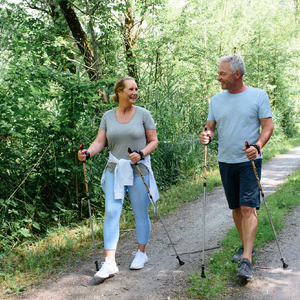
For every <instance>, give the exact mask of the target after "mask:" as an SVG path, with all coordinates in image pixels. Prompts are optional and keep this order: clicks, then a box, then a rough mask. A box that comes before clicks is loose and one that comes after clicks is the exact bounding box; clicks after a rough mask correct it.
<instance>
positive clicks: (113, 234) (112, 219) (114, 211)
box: [103, 171, 123, 262]
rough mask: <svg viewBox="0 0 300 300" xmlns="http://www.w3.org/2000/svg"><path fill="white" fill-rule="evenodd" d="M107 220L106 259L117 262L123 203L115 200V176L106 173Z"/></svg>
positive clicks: (105, 227) (105, 226) (105, 237)
mask: <svg viewBox="0 0 300 300" xmlns="http://www.w3.org/2000/svg"><path fill="white" fill-rule="evenodd" d="M105 172H106V174H105V176H106V178H105V179H106V180H105V185H106V193H105V218H104V226H103V233H104V249H105V257H107V258H108V259H109V260H110V261H113V262H114V261H115V252H116V249H117V243H118V240H119V231H120V230H119V220H120V216H121V213H122V206H123V201H122V200H121V199H115V198H114V174H112V173H110V172H109V171H105Z"/></svg>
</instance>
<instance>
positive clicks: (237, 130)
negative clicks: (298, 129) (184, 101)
mask: <svg viewBox="0 0 300 300" xmlns="http://www.w3.org/2000/svg"><path fill="white" fill-rule="evenodd" d="M270 117H272V111H271V108H270V101H269V97H268V95H267V93H266V92H265V91H263V90H261V89H257V88H253V87H248V89H247V90H245V91H244V92H242V93H239V94H230V93H229V92H228V91H224V92H222V93H219V94H217V95H215V96H213V97H212V98H211V101H210V105H209V113H208V117H207V120H208V121H216V123H217V129H218V137H219V149H218V161H219V162H224V163H241V162H246V161H248V158H247V156H246V154H245V151H243V150H242V148H244V146H245V142H246V141H247V142H248V143H249V144H255V143H256V142H257V140H258V138H259V135H260V126H261V122H260V119H263V118H270Z"/></svg>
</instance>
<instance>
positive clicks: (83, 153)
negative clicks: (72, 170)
mask: <svg viewBox="0 0 300 300" xmlns="http://www.w3.org/2000/svg"><path fill="white" fill-rule="evenodd" d="M87 153H89V152H88V151H87V150H86V149H83V150H79V151H78V159H79V160H80V161H83V162H84V161H86V154H87Z"/></svg>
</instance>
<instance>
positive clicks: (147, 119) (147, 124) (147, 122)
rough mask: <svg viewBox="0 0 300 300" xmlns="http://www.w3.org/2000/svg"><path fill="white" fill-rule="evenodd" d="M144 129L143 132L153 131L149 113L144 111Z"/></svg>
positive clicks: (152, 121)
mask: <svg viewBox="0 0 300 300" xmlns="http://www.w3.org/2000/svg"><path fill="white" fill-rule="evenodd" d="M144 127H145V130H148V129H155V123H154V120H153V118H152V115H151V113H150V112H149V111H148V110H145V112H144Z"/></svg>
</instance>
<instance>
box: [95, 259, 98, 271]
mask: <svg viewBox="0 0 300 300" xmlns="http://www.w3.org/2000/svg"><path fill="white" fill-rule="evenodd" d="M95 265H96V271H97V272H98V271H99V265H98V261H97V260H96V261H95Z"/></svg>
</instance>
